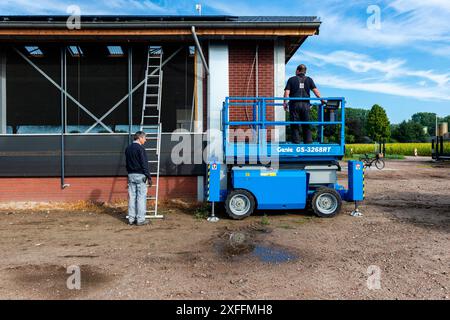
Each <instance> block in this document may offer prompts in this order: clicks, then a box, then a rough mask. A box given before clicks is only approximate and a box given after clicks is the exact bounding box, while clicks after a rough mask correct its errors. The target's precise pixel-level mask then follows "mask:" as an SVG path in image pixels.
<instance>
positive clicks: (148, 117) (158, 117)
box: [144, 116, 159, 118]
mask: <svg viewBox="0 0 450 320" xmlns="http://www.w3.org/2000/svg"><path fill="white" fill-rule="evenodd" d="M144 118H159V116H144Z"/></svg>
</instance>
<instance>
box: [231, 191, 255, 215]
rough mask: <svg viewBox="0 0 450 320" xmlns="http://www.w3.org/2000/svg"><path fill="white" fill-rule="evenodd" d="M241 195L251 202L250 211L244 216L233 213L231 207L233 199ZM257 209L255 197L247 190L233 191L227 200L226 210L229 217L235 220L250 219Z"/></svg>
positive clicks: (244, 213)
mask: <svg viewBox="0 0 450 320" xmlns="http://www.w3.org/2000/svg"><path fill="white" fill-rule="evenodd" d="M239 195H241V196H242V197H244V198H245V197H246V198H247V199H248V200H249V207H248V210H245V211H244V212H243V213H242V214H236V212H233V210H232V208H231V207H230V204H231V200H232V199H233V197H236V196H239ZM255 207H256V202H255V197H254V196H253V194H251V193H250V192H248V191H247V190H241V189H236V190H233V191H231V192H230V193H229V194H228V196H227V199H226V200H225V210H226V211H227V214H228V216H229V217H230V218H232V219H234V220H243V219H245V218H247V217H249V216H250V215H252V213H253V211H255Z"/></svg>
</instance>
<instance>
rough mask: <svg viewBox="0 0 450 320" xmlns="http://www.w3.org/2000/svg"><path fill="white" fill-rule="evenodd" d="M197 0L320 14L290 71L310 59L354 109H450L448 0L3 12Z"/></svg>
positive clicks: (21, 7)
mask: <svg viewBox="0 0 450 320" xmlns="http://www.w3.org/2000/svg"><path fill="white" fill-rule="evenodd" d="M196 3H201V4H202V7H203V14H226V15H299V16H302V15H306V16H309V15H313V16H318V17H320V19H321V21H322V22H323V23H322V26H321V30H320V35H319V36H315V37H311V38H309V39H308V40H307V41H306V42H305V44H304V45H303V46H302V47H301V49H300V50H299V52H298V53H297V54H296V55H295V56H294V57H293V59H292V60H291V62H290V63H289V64H288V67H287V75H291V74H293V72H294V69H295V66H296V65H297V64H299V63H305V64H306V65H308V67H309V75H310V76H311V77H312V78H313V79H314V80H315V82H316V84H317V85H318V87H319V88H320V90H321V91H322V94H323V95H324V96H344V97H346V99H347V103H348V106H350V107H359V108H370V107H371V106H372V105H373V104H374V103H378V104H381V105H382V106H383V107H384V108H385V109H386V110H387V113H388V116H389V118H390V119H391V122H393V123H398V122H400V121H403V120H406V119H408V118H410V117H411V115H412V114H413V113H415V112H419V111H428V112H436V113H437V114H438V115H440V116H445V115H449V114H450V23H448V17H449V16H450V1H449V0H426V1H423V0H391V1H376V0H372V1H364V0H356V1H330V0H322V1H313V0H303V1H301V0H299V1H292V0H290V1H287V0H278V1H273V0H249V1H231V0H228V1H226V0H211V1H206V0H205V1H200V0H198V1H187V0H182V1H172V0H154V1H150V0H97V1H88V0H2V1H1V3H0V15H14V14H27V15H33V14H67V12H66V10H67V8H68V6H69V5H78V6H79V7H80V8H81V13H82V14H112V15H114V14H158V15H160V14H161V15H162V14H183V15H187V14H195V13H196V11H195V4H196ZM371 5H372V6H373V5H376V6H377V8H379V12H380V15H379V19H375V20H374V18H373V17H374V12H375V11H376V10H377V8H375V9H373V7H369V6H371ZM374 10H375V11H374ZM377 17H378V16H377ZM368 21H369V26H368ZM373 21H375V22H378V21H379V24H377V25H376V26H377V27H376V28H374V27H373V23H372V22H373Z"/></svg>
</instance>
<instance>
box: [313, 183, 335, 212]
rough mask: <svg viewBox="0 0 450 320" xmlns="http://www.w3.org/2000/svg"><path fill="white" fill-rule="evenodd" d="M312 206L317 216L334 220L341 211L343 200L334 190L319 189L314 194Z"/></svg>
mask: <svg viewBox="0 0 450 320" xmlns="http://www.w3.org/2000/svg"><path fill="white" fill-rule="evenodd" d="M311 206H312V209H313V210H314V213H315V214H316V215H317V216H319V217H321V218H332V217H334V216H335V215H337V214H338V213H339V212H340V211H341V207H342V199H341V196H340V195H339V193H337V192H336V190H334V189H330V188H319V189H317V191H316V192H315V193H314V196H313V198H312V201H311Z"/></svg>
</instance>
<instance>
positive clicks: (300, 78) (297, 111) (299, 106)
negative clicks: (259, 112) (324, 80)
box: [284, 64, 325, 144]
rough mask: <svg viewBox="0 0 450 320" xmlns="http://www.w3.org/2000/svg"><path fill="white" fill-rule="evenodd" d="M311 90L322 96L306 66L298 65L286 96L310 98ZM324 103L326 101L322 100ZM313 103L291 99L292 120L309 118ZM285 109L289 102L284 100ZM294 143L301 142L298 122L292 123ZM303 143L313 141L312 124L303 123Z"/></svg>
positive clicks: (286, 89) (307, 119)
mask: <svg viewBox="0 0 450 320" xmlns="http://www.w3.org/2000/svg"><path fill="white" fill-rule="evenodd" d="M310 91H312V92H314V95H315V96H316V97H317V98H320V92H319V90H318V89H317V87H316V84H315V83H314V81H313V79H311V78H310V77H307V76H306V66H305V65H304V64H301V65H299V66H298V67H297V71H296V76H294V77H292V78H290V79H289V80H288V82H287V84H286V88H285V89H284V97H285V98H288V97H289V98H309V97H310ZM322 103H325V102H324V101H322ZM310 108H311V104H310V102H309V101H290V102H289V115H290V121H302V122H303V121H305V122H308V121H310V120H309V111H310ZM284 110H286V111H288V104H287V103H286V102H284ZM290 127H291V136H292V143H295V144H300V129H299V125H298V124H291V126H290ZM302 135H303V143H305V144H310V143H312V134H311V126H310V125H309V124H302Z"/></svg>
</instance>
